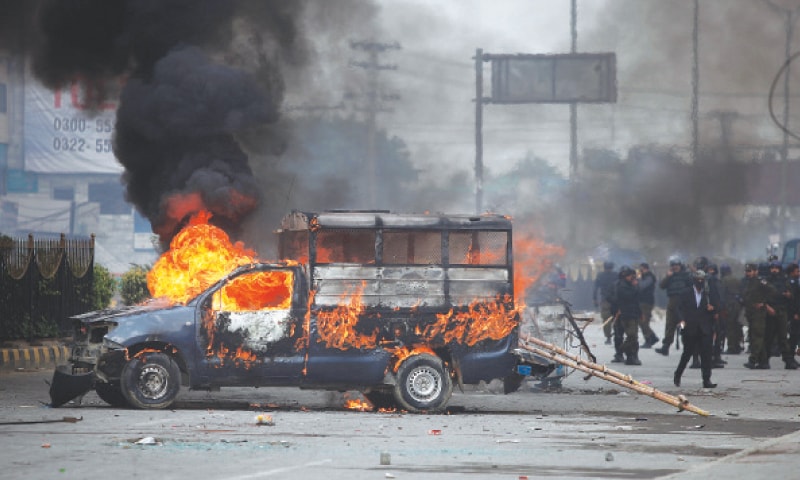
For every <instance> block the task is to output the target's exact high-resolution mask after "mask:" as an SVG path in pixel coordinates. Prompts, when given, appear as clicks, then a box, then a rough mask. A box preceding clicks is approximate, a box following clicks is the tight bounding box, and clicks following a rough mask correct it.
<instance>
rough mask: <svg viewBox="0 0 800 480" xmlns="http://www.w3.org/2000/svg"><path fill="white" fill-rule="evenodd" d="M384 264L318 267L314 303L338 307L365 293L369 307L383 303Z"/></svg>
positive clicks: (315, 277) (314, 286)
mask: <svg viewBox="0 0 800 480" xmlns="http://www.w3.org/2000/svg"><path fill="white" fill-rule="evenodd" d="M382 275H383V268H382V267H373V266H360V265H352V266H351V265H320V266H317V267H316V268H315V269H314V278H313V283H312V288H313V289H315V290H316V295H315V296H314V304H315V305H318V306H330V307H335V306H337V305H341V304H342V303H347V302H348V301H349V299H350V298H351V297H354V296H359V295H360V296H361V301H362V302H363V303H364V305H367V306H377V305H378V304H379V303H380V293H379V292H380V281H379V280H380V278H381V276H382Z"/></svg>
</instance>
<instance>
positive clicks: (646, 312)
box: [639, 263, 658, 348]
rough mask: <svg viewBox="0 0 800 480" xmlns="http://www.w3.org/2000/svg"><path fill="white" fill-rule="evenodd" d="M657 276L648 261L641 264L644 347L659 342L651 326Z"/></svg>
mask: <svg viewBox="0 0 800 480" xmlns="http://www.w3.org/2000/svg"><path fill="white" fill-rule="evenodd" d="M655 292H656V276H655V275H654V274H653V272H652V271H651V270H650V265H648V264H647V263H641V264H639V308H641V310H642V319H641V321H640V322H639V328H641V329H642V336H643V337H644V344H643V345H642V348H650V347H652V346H653V345H655V344H656V343H657V342H658V336H657V335H656V332H654V331H653V329H652V328H650V320H651V319H652V318H653V305H655V303H656V295H655Z"/></svg>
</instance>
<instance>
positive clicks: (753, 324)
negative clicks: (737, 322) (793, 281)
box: [742, 263, 778, 370]
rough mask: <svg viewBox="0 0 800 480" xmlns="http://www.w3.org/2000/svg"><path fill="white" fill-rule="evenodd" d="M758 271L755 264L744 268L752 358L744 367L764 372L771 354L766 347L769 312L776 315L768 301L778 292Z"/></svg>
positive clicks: (744, 289) (745, 306)
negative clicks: (765, 338)
mask: <svg viewBox="0 0 800 480" xmlns="http://www.w3.org/2000/svg"><path fill="white" fill-rule="evenodd" d="M758 270H759V265H757V264H755V263H747V264H745V266H744V275H745V281H744V285H743V288H742V297H743V301H744V309H745V315H747V324H748V325H749V327H748V336H749V337H750V357H749V359H748V360H747V363H745V364H744V366H745V367H746V368H754V369H762V370H763V369H768V368H769V356H768V355H769V354H768V353H767V349H766V348H765V345H764V333H765V330H766V326H767V311H772V312H773V313H774V310H773V308H772V307H771V306H770V305H769V304H768V303H767V301H768V300H769V299H770V298H771V297H773V296H774V295H775V294H776V293H778V292H777V290H775V287H773V286H772V285H770V284H769V282H767V280H766V279H765V278H763V277H761V276H759V274H758Z"/></svg>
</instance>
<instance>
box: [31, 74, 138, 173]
mask: <svg viewBox="0 0 800 480" xmlns="http://www.w3.org/2000/svg"><path fill="white" fill-rule="evenodd" d="M104 90H105V91H106V92H111V94H110V95H109V98H111V99H113V100H107V101H105V102H103V103H99V104H97V105H93V103H97V102H92V101H91V99H92V98H97V95H98V94H97V92H98V90H97V88H96V87H93V86H91V85H89V86H87V85H82V84H79V83H73V84H72V85H70V86H69V88H64V89H62V90H58V91H52V90H49V89H48V88H46V87H44V86H43V85H42V84H41V83H39V82H38V81H37V80H36V79H34V78H33V75H31V74H30V73H28V74H26V79H25V112H24V115H25V120H24V123H23V125H24V137H25V139H24V148H25V154H24V157H25V170H26V171H30V172H37V173H105V174H108V173H121V172H122V170H123V169H122V166H121V165H120V164H119V162H117V160H116V159H115V158H114V154H113V152H112V149H111V135H112V132H113V131H114V121H115V119H116V110H117V100H116V98H117V95H115V92H117V91H118V90H119V87H118V86H117V88H116V89H109V88H108V87H107V88H104ZM92 107H94V108H92Z"/></svg>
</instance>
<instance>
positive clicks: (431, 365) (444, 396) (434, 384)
mask: <svg viewBox="0 0 800 480" xmlns="http://www.w3.org/2000/svg"><path fill="white" fill-rule="evenodd" d="M452 393H453V381H452V379H451V378H450V375H449V373H448V371H447V369H446V368H445V367H444V364H443V363H442V360H441V359H440V358H439V357H436V356H434V355H429V354H421V355H414V356H411V357H409V358H407V359H406V360H405V361H403V363H402V364H400V368H399V369H398V370H397V384H396V385H395V390H394V398H395V400H397V403H398V404H399V405H400V406H401V407H403V408H405V409H406V410H408V411H409V412H436V411H440V410H444V408H445V407H446V406H447V402H448V400H450V395H452Z"/></svg>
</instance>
